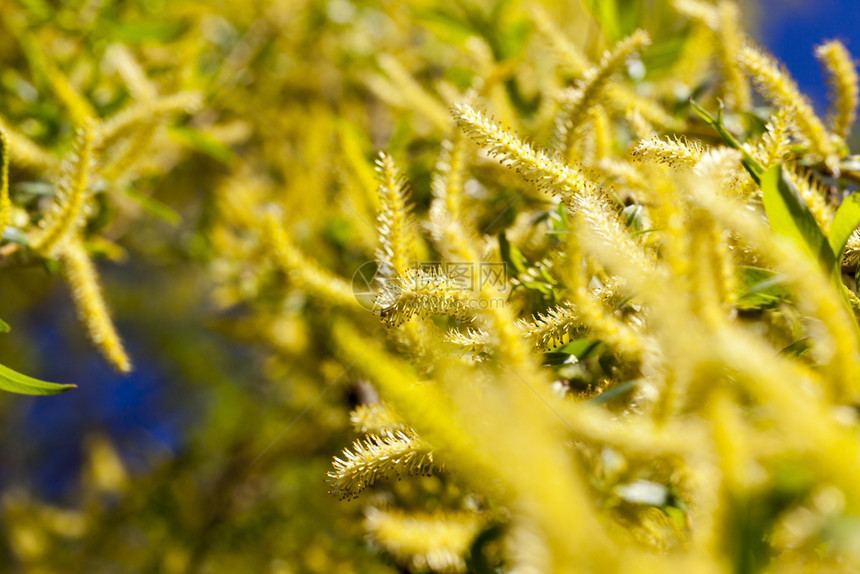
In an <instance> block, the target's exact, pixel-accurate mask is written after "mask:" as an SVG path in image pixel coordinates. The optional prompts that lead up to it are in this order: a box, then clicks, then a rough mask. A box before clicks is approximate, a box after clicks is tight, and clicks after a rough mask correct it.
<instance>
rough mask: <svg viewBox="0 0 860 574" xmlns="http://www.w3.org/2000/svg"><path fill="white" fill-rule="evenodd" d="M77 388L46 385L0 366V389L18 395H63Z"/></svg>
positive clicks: (73, 386) (53, 384)
mask: <svg viewBox="0 0 860 574" xmlns="http://www.w3.org/2000/svg"><path fill="white" fill-rule="evenodd" d="M74 388H77V385H58V384H56V383H47V382H45V381H40V380H39V379H34V378H33V377H28V376H27V375H22V374H21V373H19V372H17V371H13V370H12V369H10V368H9V367H6V366H3V365H0V389H2V390H4V391H9V392H10V393H18V394H20V395H56V394H57V393H64V392H66V391H68V390H69V389H74Z"/></svg>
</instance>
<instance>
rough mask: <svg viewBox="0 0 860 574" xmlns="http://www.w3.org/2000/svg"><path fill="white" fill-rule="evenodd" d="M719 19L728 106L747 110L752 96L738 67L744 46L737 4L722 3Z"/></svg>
mask: <svg viewBox="0 0 860 574" xmlns="http://www.w3.org/2000/svg"><path fill="white" fill-rule="evenodd" d="M717 18H718V20H719V28H718V31H717V38H718V43H717V46H718V48H719V49H718V51H717V54H718V57H719V60H720V66H721V68H722V71H723V77H724V78H725V81H726V83H725V87H724V90H723V94H724V96H725V98H726V104H727V105H728V106H729V108H731V109H735V110H742V109H746V108H748V107H749V106H750V101H751V96H750V87H749V84H748V83H747V79H746V78H745V77H744V74H743V72H742V71H741V69H740V68H739V67H738V49H739V48H740V46H741V45H742V44H743V32H742V31H741V29H740V24H739V22H738V20H739V14H738V6H737V4H735V3H734V2H731V1H729V0H723V1H722V2H720V3H719V5H718V6H717Z"/></svg>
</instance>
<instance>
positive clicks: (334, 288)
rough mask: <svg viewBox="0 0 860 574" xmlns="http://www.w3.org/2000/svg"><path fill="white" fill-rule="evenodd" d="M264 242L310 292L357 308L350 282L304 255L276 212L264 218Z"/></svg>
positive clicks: (279, 262)
mask: <svg viewBox="0 0 860 574" xmlns="http://www.w3.org/2000/svg"><path fill="white" fill-rule="evenodd" d="M263 242H264V244H265V245H266V247H267V248H268V249H269V251H270V252H271V253H272V254H273V255H274V259H275V263H276V264H277V265H278V267H280V268H281V270H283V271H284V272H285V273H286V274H287V275H288V276H289V277H290V279H292V280H293V281H295V282H296V283H298V284H299V286H301V287H303V288H305V289H307V290H308V292H309V293H310V294H311V295H313V296H315V297H318V298H319V299H321V300H323V301H325V302H327V303H331V304H334V305H338V306H342V307H347V308H358V301H357V300H356V298H355V295H354V294H353V292H352V289H351V288H350V286H349V285H348V284H347V283H346V282H345V281H344V280H343V279H341V278H339V277H335V276H334V275H332V274H331V273H329V272H327V271H325V270H324V269H322V268H321V267H320V266H319V265H317V263H316V262H315V261H312V260H310V259H308V258H307V257H305V255H304V254H303V253H302V252H301V251H299V249H298V248H297V247H296V246H295V245H293V243H292V241H290V239H289V237H287V234H286V232H285V231H284V228H283V224H282V222H281V220H280V218H279V217H278V215H277V214H275V213H272V212H269V213H267V214H266V215H265V217H264V219H263Z"/></svg>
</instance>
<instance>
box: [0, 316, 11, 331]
mask: <svg viewBox="0 0 860 574" xmlns="http://www.w3.org/2000/svg"><path fill="white" fill-rule="evenodd" d="M11 330H12V327H10V326H9V323H7V322H6V321H4V320H3V319H0V333H8V332H9V331H11Z"/></svg>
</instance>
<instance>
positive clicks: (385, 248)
mask: <svg viewBox="0 0 860 574" xmlns="http://www.w3.org/2000/svg"><path fill="white" fill-rule="evenodd" d="M376 168H377V173H378V175H379V191H378V193H379V205H380V207H379V214H378V216H377V229H378V232H379V248H378V249H377V250H376V259H377V262H378V263H379V273H380V274H381V275H382V276H383V277H386V278H390V277H393V276H394V275H402V274H404V273H406V270H407V269H408V268H409V266H410V265H412V264H413V263H414V262H415V261H414V260H415V245H414V238H413V231H414V230H413V227H414V224H413V220H412V214H411V207H410V205H409V203H408V200H409V192H408V190H407V187H406V182H405V181H404V179H403V176H402V175H401V174H400V170H399V169H397V165H396V164H395V163H394V159H392V157H391V156H390V155H387V154H384V153H383V154H380V155H379V159H378V160H377V161H376Z"/></svg>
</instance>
